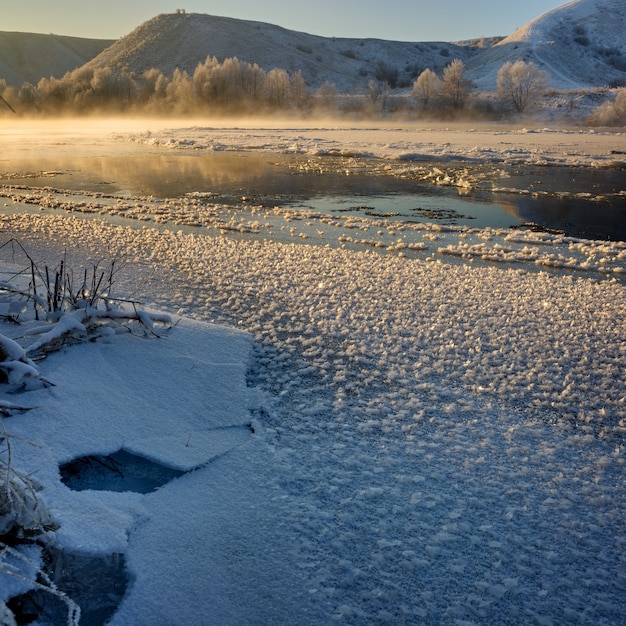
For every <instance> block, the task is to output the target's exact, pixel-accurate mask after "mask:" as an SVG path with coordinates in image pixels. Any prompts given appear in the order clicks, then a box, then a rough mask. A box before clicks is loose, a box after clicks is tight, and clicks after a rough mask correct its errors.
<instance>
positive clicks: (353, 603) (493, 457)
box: [1, 131, 626, 624]
mask: <svg viewBox="0 0 626 626" xmlns="http://www.w3.org/2000/svg"><path fill="white" fill-rule="evenodd" d="M231 132H232V134H233V135H234V134H235V131H228V134H230V133H231ZM328 132H329V133H330V131H328ZM269 134H270V132H269V131H267V135H269ZM283 134H285V133H283ZM179 136H180V135H179ZM568 137H569V135H568ZM244 139H245V141H248V139H249V138H244ZM244 139H242V142H244ZM552 140H554V138H552ZM358 141H361V140H356V143H358ZM604 141H605V140H603V145H604ZM553 150H555V148H553ZM571 152H574V150H572V151H571ZM584 154H587V156H590V157H591V159H592V160H597V159H599V158H608V153H607V154H604V153H603V154H594V155H591V151H590V150H589V149H588V148H585V147H581V149H579V150H578V156H576V158H581V155H584ZM585 158H587V157H585ZM590 162H591V161H590ZM1 224H2V229H3V233H5V234H6V235H7V236H8V235H9V234H13V235H15V236H16V237H17V238H18V239H20V241H22V242H23V243H24V245H26V247H27V248H29V249H33V250H37V255H38V257H39V258H43V257H45V258H47V259H49V260H50V262H54V261H55V259H56V258H57V256H58V255H59V254H61V253H62V251H63V249H64V248H65V246H66V245H67V243H68V242H70V241H71V242H72V247H71V248H69V249H68V251H67V252H68V256H69V260H70V261H73V262H74V263H76V264H80V263H87V264H89V263H90V262H91V263H93V262H94V261H95V260H97V259H100V260H101V259H103V258H110V257H119V258H120V266H122V267H123V269H122V270H121V272H120V275H119V283H118V285H117V289H119V291H120V292H121V293H124V294H126V295H129V296H135V297H138V298H141V299H143V300H145V301H146V302H147V303H148V304H150V305H151V306H154V307H156V308H158V309H165V310H168V311H170V312H174V313H176V312H178V313H179V314H180V315H184V316H189V317H195V318H197V319H200V320H203V321H207V320H209V321H215V322H218V323H225V324H228V325H231V326H236V327H238V328H240V329H242V330H245V331H247V332H248V333H249V335H250V337H251V338H252V340H253V341H254V344H253V351H252V355H251V359H250V361H249V362H247V363H244V362H243V361H242V359H243V358H244V357H242V356H241V354H240V355H239V357H238V359H237V361H238V362H239V365H238V367H239V369H240V371H241V370H242V369H245V377H246V379H247V384H248V387H247V389H248V391H247V392H246V393H252V392H254V393H255V395H254V401H253V404H252V409H253V413H252V415H253V416H254V420H255V424H257V425H258V430H257V432H256V433H255V436H254V437H252V438H251V442H250V444H249V445H250V446H251V447H250V459H252V461H251V464H250V465H249V466H246V465H245V463H246V460H245V459H244V458H241V459H240V462H241V463H243V464H244V466H245V467H244V469H243V470H242V473H241V474H239V471H240V470H241V469H242V468H241V466H240V467H239V469H238V466H237V463H238V462H239V461H238V460H237V459H238V458H239V457H235V458H234V460H229V461H227V462H226V463H225V464H217V465H215V466H214V467H213V472H214V473H211V474H210V475H209V476H210V477H209V478H208V480H209V481H210V482H212V481H216V482H215V483H214V484H216V485H217V487H216V489H218V490H219V493H220V494H222V495H223V496H224V497H226V496H227V494H228V493H229V492H230V493H233V492H235V494H237V493H238V494H239V495H240V496H241V495H242V493H243V495H244V498H245V497H246V495H245V489H248V488H249V487H250V480H249V479H251V473H250V468H251V467H253V468H254V476H255V478H254V480H255V481H256V484H255V487H254V489H261V488H262V489H263V490H266V491H265V493H264V498H265V500H266V502H267V507H268V508H266V509H263V508H261V509H256V514H258V515H259V516H260V519H263V520H264V524H268V525H269V526H266V527H264V530H263V531H262V532H260V534H259V536H258V537H259V539H260V541H259V542H257V545H256V548H257V549H259V550H260V553H261V554H263V553H264V551H267V554H268V555H270V554H274V547H275V546H273V545H271V544H270V543H267V542H268V541H270V539H271V540H276V541H278V538H277V537H276V535H275V534H274V533H273V532H272V531H271V530H268V528H269V527H270V526H271V525H272V524H275V523H276V522H277V521H278V520H280V524H279V528H280V533H279V534H280V542H281V545H280V551H279V552H278V553H276V554H278V556H276V557H275V558H274V559H273V560H272V559H269V560H268V561H267V563H268V564H269V565H268V568H269V569H265V570H264V568H263V567H262V564H261V562H260V561H261V560H262V559H261V560H260V559H259V556H258V554H251V553H249V552H247V549H246V550H243V551H242V550H241V549H240V548H241V545H240V544H239V543H238V542H225V543H224V544H223V546H224V547H223V551H222V552H221V553H220V554H219V555H218V556H217V557H216V558H215V559H213V558H212V555H211V550H213V549H215V550H219V546H216V545H215V544H214V543H213V544H210V545H211V550H208V551H207V553H206V554H205V559H206V560H203V562H202V563H198V562H196V563H194V565H193V568H194V569H193V571H194V572H195V573H196V574H195V575H196V577H197V576H200V577H202V576H203V575H206V577H207V578H208V579H211V580H219V581H221V583H223V586H222V588H221V589H220V592H219V594H218V597H220V598H222V599H228V602H225V603H224V604H223V605H221V607H216V606H215V605H213V606H211V605H209V606H200V604H199V602H200V601H199V597H200V596H201V591H202V589H201V587H202V585H196V584H195V583H193V585H192V586H190V587H189V590H190V594H191V598H189V599H190V600H191V603H192V604H193V606H192V607H189V606H188V605H187V608H186V609H185V610H188V611H189V615H190V618H191V619H190V621H188V623H191V624H201V623H203V622H202V619H201V616H202V618H205V617H206V616H207V615H212V613H211V610H215V611H218V609H219V610H221V609H224V611H225V612H224V613H221V614H219V613H217V612H216V613H213V615H214V616H216V617H218V618H219V619H220V621H221V622H222V623H233V624H235V623H238V624H241V623H254V620H255V618H257V619H258V616H259V615H262V616H263V618H264V620H265V619H267V620H269V619H271V618H272V616H273V617H274V619H276V620H277V621H280V617H281V615H283V614H288V615H289V616H290V619H291V620H292V621H293V623H297V624H315V623H320V620H322V621H326V622H328V621H331V620H336V621H338V623H348V624H360V623H371V622H373V621H380V622H381V623H398V622H399V621H401V620H405V621H407V622H413V623H415V622H420V621H421V622H425V623H437V624H449V623H457V622H458V621H459V620H461V621H465V622H470V623H472V622H473V623H484V624H496V623H498V624H502V623H519V620H520V619H522V620H524V621H528V622H529V623H554V624H556V623H563V622H564V621H574V620H577V621H578V622H580V623H584V624H612V623H617V622H619V621H622V620H623V619H624V617H625V616H626V604H625V602H624V600H623V597H622V594H621V589H622V588H623V584H624V569H623V565H624V563H623V559H624V555H625V554H626V544H625V542H624V536H625V535H624V532H623V531H624V527H623V511H624V510H626V490H625V489H624V481H623V473H624V462H625V461H624V433H625V432H626V396H624V389H626V371H625V368H624V359H625V356H626V353H625V352H624V350H625V349H626V331H625V329H624V325H623V311H624V310H626V294H625V291H624V286H623V284H621V283H620V282H618V281H617V280H615V279H610V278H607V277H606V276H605V275H603V274H596V273H586V274H582V275H569V274H567V273H565V272H563V273H559V274H547V273H545V272H529V271H527V270H526V269H524V267H523V265H522V266H521V267H519V268H518V269H511V268H510V267H508V266H499V265H497V266H490V267H489V266H486V267H483V266H480V267H479V266H473V265H471V264H457V265H454V264H448V263H446V262H445V259H443V260H439V261H434V262H433V261H426V260H425V259H421V258H410V257H409V256H405V257H402V256H399V255H398V254H397V253H390V254H386V255H380V254H376V253H374V252H370V251H367V250H350V249H342V248H331V247H325V246H321V245H320V246H302V245H297V244H295V243H288V242H280V241H262V240H258V239H256V240H255V239H245V238H239V239H237V238H234V237H232V236H230V235H229V233H228V232H226V233H224V234H223V235H221V236H207V235H204V234H193V233H190V232H183V229H181V230H180V232H174V231H173V230H163V231H158V230H155V229H152V228H150V227H145V228H127V227H122V226H114V225H109V224H106V223H104V222H101V221H100V220H91V221H86V220H81V219H76V218H74V217H73V216H71V215H70V216H66V215H37V214H26V213H25V214H23V215H15V216H5V217H3V218H2V221H1ZM460 243H461V242H459V244H460ZM51 257H52V258H51ZM122 261H123V262H122ZM175 336H176V329H174V330H173V337H175ZM89 349H90V350H95V351H96V352H98V347H97V346H95V347H93V348H92V347H90V348H89ZM107 349H108V348H107ZM128 349H131V348H130V347H129V348H128ZM145 350H146V358H148V359H149V358H150V355H152V354H154V355H155V356H157V355H158V354H159V350H160V348H159V344H158V342H157V343H156V344H155V343H154V342H153V345H150V346H148V347H147V348H146V349H145ZM121 354H123V351H122V352H121ZM65 358H67V359H69V360H70V362H71V361H72V350H69V351H68V352H67V353H66V354H64V355H63V356H62V358H58V359H56V361H57V362H58V365H57V367H58V368H59V369H62V367H63V360H64V359H65ZM120 358H123V356H122V357H120ZM157 358H158V356H157ZM76 367H79V366H78V365H77V366H76ZM82 369H83V370H84V369H85V368H82ZM102 391H103V392H105V393H106V392H107V391H110V389H109V385H107V384H105V385H104V386H103V388H102ZM240 395H242V394H240ZM194 397H196V396H192V397H191V401H193V400H194ZM200 397H201V396H197V398H200ZM102 402H103V407H106V402H107V401H106V399H104V400H103V401H102ZM36 417H37V415H36V414H33V417H32V418H31V417H30V416H29V419H30V420H34V418H36ZM17 419H21V418H16V420H17ZM49 419H52V418H51V417H50V418H49ZM15 423H16V424H18V422H17V421H16V422H15ZM128 424H129V425H128V428H129V429H131V430H129V431H128V432H124V430H123V429H121V430H120V436H122V437H123V438H125V439H130V438H131V437H132V436H133V435H132V434H131V433H132V432H133V430H132V429H134V428H135V425H134V422H133V421H132V420H131V421H129V423H128ZM48 427H50V428H53V426H52V424H50V425H49V426H48ZM137 427H138V428H139V429H141V428H143V427H145V425H144V426H142V425H141V423H139V424H137ZM139 432H140V431H139ZM23 434H26V433H23ZM174 434H175V433H174ZM170 435H171V433H169V432H168V433H167V436H170ZM68 436H69V435H68ZM83 452H84V451H83ZM231 459H232V457H231ZM259 459H263V463H258V461H259ZM220 468H222V469H223V471H224V472H226V473H225V476H227V478H228V480H227V481H226V482H225V483H223V484H222V485H221V486H220V482H219V471H220ZM239 475H241V476H244V477H246V479H247V480H246V481H245V484H241V483H239V484H238V482H237V479H236V477H237V476H239ZM51 480H52V479H51ZM49 488H50V489H53V487H52V483H50V487H49ZM54 489H58V487H54ZM254 489H253V491H254ZM239 490H241V491H239ZM45 493H46V491H45V490H44V492H43V495H44V497H45ZM157 493H158V492H157ZM168 493H170V492H168ZM249 495H250V496H251V495H252V494H249ZM257 495H258V492H257ZM155 498H156V499H157V500H158V497H157V496H155ZM155 501H156V500H155ZM251 501H252V502H254V503H257V502H258V506H261V507H262V502H259V501H257V500H256V499H254V498H253V499H252V500H251ZM225 502H226V501H225V500H220V505H222V506H225V507H226V509H225V510H224V509H222V511H223V515H224V516H225V517H224V518H223V519H221V520H219V524H220V525H221V526H220V527H222V528H223V527H224V524H228V521H227V519H228V515H229V514H231V515H232V518H231V519H232V520H234V521H235V522H238V521H242V520H243V519H244V517H245V515H246V513H245V512H244V511H243V509H242V508H240V507H238V506H237V505H236V504H233V505H232V506H231V505H228V504H226V503H225ZM210 505H211V503H210V502H209V503H207V506H208V507H210ZM144 506H145V505H144V504H142V505H141V506H140V507H139V504H138V502H137V501H136V499H134V498H130V499H129V501H128V502H121V501H118V503H117V504H115V506H114V507H113V509H112V510H117V514H120V515H124V516H126V519H129V520H130V521H129V524H130V525H131V530H130V535H129V538H128V542H129V543H128V552H129V554H130V555H131V556H132V559H131V561H132V562H131V566H130V567H131V570H132V571H133V573H134V575H136V576H138V581H139V583H138V586H137V587H135V588H134V590H135V591H133V588H132V587H131V591H130V595H129V597H128V599H127V602H126V603H125V604H126V606H125V608H124V611H130V613H120V615H119V616H118V618H117V621H115V620H114V622H113V623H123V619H124V615H131V614H132V615H133V617H134V618H136V619H138V621H134V622H133V623H138V624H140V623H146V624H148V623H150V616H149V614H148V613H143V612H142V611H143V610H144V609H143V608H142V607H145V606H146V605H147V604H149V603H152V602H157V603H158V602H162V609H163V610H164V611H166V613H165V614H167V611H169V610H172V611H174V609H176V610H178V609H179V606H178V603H180V605H181V606H182V605H183V604H185V603H186V602H187V599H186V597H185V596H184V593H183V592H182V591H181V590H177V594H178V597H177V599H176V600H175V602H174V601H173V600H172V599H171V598H170V597H169V596H167V595H162V592H161V591H160V590H161V589H163V588H165V587H167V585H168V582H167V580H166V578H167V577H166V576H165V575H164V578H163V579H159V577H158V576H154V575H153V574H150V575H149V574H148V573H149V572H152V573H154V572H157V571H159V569H158V568H156V569H155V568H154V563H155V562H156V561H154V560H151V559H152V558H153V556H154V555H153V553H152V552H151V550H150V549H148V547H147V546H148V545H149V544H150V540H148V539H147V535H145V534H144V532H145V531H146V530H148V529H154V532H155V534H154V535H153V536H154V538H155V540H158V537H159V536H160V535H159V533H160V532H165V528H166V527H167V521H168V520H167V518H166V517H159V515H160V513H159V512H158V511H156V510H152V511H150V512H149V513H146V511H145V509H144ZM115 507H118V508H117V509H116V508H115ZM139 509H141V510H139ZM136 515H140V516H141V518H142V519H145V516H146V515H147V522H143V523H142V525H140V527H139V528H138V527H136V526H135V525H134V524H135V523H136V522H135V521H133V520H136V519H137V518H136V517H134V516H136ZM215 515H216V516H217V517H219V515H218V513H217V511H215ZM216 519H217V518H216ZM255 519H256V518H255ZM163 525H164V526H163ZM160 526H163V527H162V530H159V527H160ZM244 526H245V525H244ZM67 532H68V534H67V535H65V537H66V539H65V541H67V543H68V545H70V544H72V543H74V544H76V543H78V542H80V541H81V533H82V532H83V531H82V530H81V529H78V530H75V531H72V532H75V533H76V534H75V535H73V536H70V535H71V533H70V531H69V530H68V531H67ZM252 532H254V531H252ZM170 539H171V541H170V542H169V543H167V550H168V551H170V552H168V554H171V557H172V558H173V559H174V562H175V559H176V558H178V557H177V555H180V556H183V555H184V556H185V558H190V555H192V553H193V551H194V542H193V541H192V540H190V541H189V542H188V543H187V542H184V541H183V542H179V541H178V539H177V538H175V537H174V538H172V537H171V538H170ZM263 539H266V542H264V541H263ZM202 540H203V538H202V537H200V539H197V541H200V542H201V541H202ZM120 541H121V545H120V548H121V549H123V543H124V538H121V539H120ZM142 541H144V542H147V543H144V547H145V550H144V549H143V548H141V542H142ZM168 541H169V540H168ZM151 554H152V557H151V556H150V555H151ZM281 559H284V561H281ZM281 563H282V564H284V563H287V567H289V568H295V569H294V570H293V577H292V584H293V586H292V587H291V588H290V589H289V593H288V594H287V595H286V598H283V605H282V607H280V608H277V609H276V610H275V611H274V612H273V607H272V602H273V600H272V599H271V593H270V594H269V596H270V597H268V587H267V584H266V582H264V581H265V580H267V579H269V580H271V581H272V585H271V586H270V590H271V589H275V588H277V587H278V588H279V587H280V585H281V584H282V583H281V582H280V578H273V576H274V575H275V574H276V573H277V572H279V571H280V567H281ZM203 568H205V570H206V571H205V574H203V573H202V572H203ZM226 570H227V571H228V576H225V577H221V576H220V572H222V571H226ZM184 571H186V570H185V569H183V570H182V572H184ZM187 573H188V574H189V573H191V572H187ZM176 575H177V576H181V571H177V573H176ZM191 575H194V574H191ZM238 575H241V577H242V578H240V579H238ZM255 576H258V578H255ZM264 576H265V578H264ZM267 577H269V578H267ZM148 580H149V582H147V581H148ZM255 582H256V586H255ZM274 583H276V585H277V587H274V586H273V584H274ZM241 584H245V585H246V586H245V591H243V590H242V588H239V585H241ZM142 585H144V586H142ZM181 587H182V588H184V585H182V584H181ZM135 592H136V593H137V595H133V594H134V593H135ZM144 593H146V594H147V595H145V596H144V595H142V594H144ZM181 593H182V594H183V595H182V596H181V595H180V594H181ZM207 597H209V598H210V597H211V596H210V595H209V596H207ZM233 598H239V599H240V601H233V600H232V599H233ZM289 601H293V603H294V604H293V605H292V606H286V604H284V603H288V602H289ZM157 606H158V604H157ZM133 611H135V612H133ZM192 611H197V612H196V613H192ZM282 611H284V612H285V613H282ZM137 616H139V617H137ZM142 616H143V617H142ZM142 619H143V620H144V621H142ZM265 623H271V622H267V621H266V622H265Z"/></svg>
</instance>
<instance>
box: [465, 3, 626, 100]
mask: <svg viewBox="0 0 626 626" xmlns="http://www.w3.org/2000/svg"><path fill="white" fill-rule="evenodd" d="M517 60H524V61H533V62H534V63H536V64H537V65H538V66H539V67H541V69H543V70H545V71H547V72H548V74H549V75H550V77H551V85H552V86H553V87H556V88H559V89H580V88H586V87H592V86H604V85H620V84H621V85H626V0H573V1H572V2H567V3H565V4H563V5H561V6H560V7H557V8H556V9H553V10H552V11H548V12H547V13H544V14H543V15H540V16H539V17H537V18H535V19H534V20H532V21H530V22H529V23H528V24H526V25H524V26H522V27H521V28H518V29H517V30H516V31H515V32H514V33H512V34H511V35H509V36H508V37H506V38H505V39H503V40H502V41H500V42H499V43H497V44H496V45H494V46H493V47H492V48H490V49H489V50H485V51H484V52H483V53H481V54H480V55H477V56H475V57H474V58H472V59H471V60H470V61H469V62H468V65H467V68H468V71H469V73H470V74H471V76H472V78H473V79H474V81H475V82H476V83H477V85H478V86H479V87H480V88H482V89H485V90H491V89H493V88H495V85H496V77H497V72H498V69H499V68H500V67H501V66H502V64H503V63H505V62H506V61H517Z"/></svg>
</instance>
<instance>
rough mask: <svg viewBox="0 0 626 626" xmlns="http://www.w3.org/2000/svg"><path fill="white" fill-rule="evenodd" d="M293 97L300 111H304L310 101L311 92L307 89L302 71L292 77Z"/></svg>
mask: <svg viewBox="0 0 626 626" xmlns="http://www.w3.org/2000/svg"><path fill="white" fill-rule="evenodd" d="M291 97H292V99H293V103H294V104H295V105H296V108H298V109H303V108H304V107H305V105H306V103H307V101H308V99H309V90H308V89H307V86H306V82H305V81H304V77H303V76H302V71H301V70H298V71H297V72H296V73H295V74H293V76H292V77H291Z"/></svg>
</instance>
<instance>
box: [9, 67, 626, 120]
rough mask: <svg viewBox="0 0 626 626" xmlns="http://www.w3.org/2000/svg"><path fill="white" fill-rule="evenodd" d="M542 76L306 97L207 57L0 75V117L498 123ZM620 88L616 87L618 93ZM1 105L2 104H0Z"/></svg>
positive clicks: (517, 71)
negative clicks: (20, 78)
mask: <svg viewBox="0 0 626 626" xmlns="http://www.w3.org/2000/svg"><path fill="white" fill-rule="evenodd" d="M548 86H549V85H548V76H547V74H546V73H545V72H543V71H541V70H540V69H539V68H537V67H536V66H535V65H534V64H533V63H527V62H524V61H517V62H514V63H513V62H509V63H505V64H503V65H502V67H501V68H500V70H499V72H498V77H497V89H496V91H495V92H494V93H476V92H475V89H474V85H473V84H472V82H471V81H470V80H469V79H468V78H467V76H466V72H465V66H464V64H463V62H462V61H461V60H459V59H453V60H452V61H451V62H450V63H449V64H448V65H447V66H446V67H445V68H444V70H443V72H442V74H441V75H438V74H437V73H435V72H434V71H432V70H431V69H428V68H426V69H424V70H423V71H422V72H421V73H420V74H419V75H417V78H416V79H415V81H414V82H413V84H412V86H410V90H408V91H404V92H403V93H401V94H399V93H398V91H397V90H392V86H391V84H390V82H389V81H388V80H386V78H385V76H379V77H377V78H376V79H372V80H371V81H370V82H369V85H368V90H367V91H366V92H365V93H361V94H340V93H339V91H338V90H337V88H336V86H335V85H334V84H332V83H328V82H326V83H324V84H323V85H322V86H321V87H320V88H319V89H317V90H315V91H312V90H311V89H310V88H309V86H308V85H307V84H306V82H305V80H304V78H303V76H302V73H301V72H300V71H298V72H295V73H293V74H289V73H288V72H287V71H285V70H284V69H280V68H276V69H272V70H270V71H266V70H264V69H263V68H261V67H259V65H257V64H251V63H247V62H243V61H240V60H239V59H237V58H230V59H226V60H224V61H222V62H220V61H219V60H218V59H217V58H216V57H208V58H207V59H206V61H204V62H203V63H199V64H198V65H197V66H196V68H195V70H194V71H193V73H191V74H190V73H188V72H186V71H184V70H180V69H176V70H175V71H174V72H173V73H172V74H171V75H165V74H163V72H162V71H161V70H159V69H149V70H147V71H145V72H142V73H139V74H138V73H135V72H130V71H128V70H126V69H123V68H122V69H115V70H114V69H112V68H110V67H104V68H95V69H94V68H90V67H89V66H84V67H81V68H79V69H76V70H74V71H72V72H68V73H67V74H65V76H63V77H62V78H43V79H41V80H40V81H39V83H37V85H32V84H30V83H24V84H23V85H22V86H21V87H19V88H15V87H10V86H8V85H7V84H6V82H5V81H4V80H1V79H0V100H1V101H2V102H0V111H4V113H5V114H6V115H13V114H15V113H17V114H19V115H24V116H28V115H49V116H57V115H62V114H72V115H76V114H79V115H80V114H93V113H97V114H121V113H122V114H123V113H130V114H132V113H137V114H149V115H158V116H165V115H172V116H185V115H198V114H201V115H203V114H210V115H215V114H225V115H227V114H247V113H249V114H259V113H261V114H265V113H271V112H280V113H283V112H285V111H289V110H291V111H297V112H300V113H324V114H325V113H332V114H336V113H345V114H349V115H350V114H351V115H363V116H371V115H381V114H384V115H387V114H406V115H409V116H414V117H415V116H418V117H422V118H433V119H436V118H439V119H441V118H447V119H451V118H455V117H468V118H484V119H495V118H506V117H507V116H509V115H511V114H520V113H524V112H527V111H528V110H530V109H532V108H534V107H536V106H537V105H540V104H541V101H542V99H543V97H544V96H545V94H546V92H547V90H548ZM622 91H623V90H622ZM625 101H626V98H625V95H624V93H622V92H619V95H618V97H617V98H616V99H615V100H614V101H610V102H608V103H606V105H605V106H604V108H603V109H601V110H600V109H599V110H598V112H597V114H596V115H594V116H592V117H591V118H590V119H589V122H590V123H595V124H615V125H620V124H623V123H624V119H625V115H626V114H625V113H624V109H625V108H626V107H625V106H624V102H625ZM3 103H4V105H6V107H4V106H3Z"/></svg>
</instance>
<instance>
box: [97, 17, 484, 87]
mask: <svg viewBox="0 0 626 626" xmlns="http://www.w3.org/2000/svg"><path fill="white" fill-rule="evenodd" d="M478 50H479V48H478V47H472V46H471V45H458V44H453V43H447V42H434V43H433V42H430V43H407V42H399V41H386V40H381V39H347V38H339V37H337V38H334V37H333V38H327V37H320V36H316V35H309V34H307V33H301V32H296V31H292V30H288V29H285V28H281V27H279V26H275V25H272V24H265V23H262V22H253V21H248V20H240V19H234V18H227V17H216V16H212V15H204V14H197V13H189V14H163V15H159V16H157V17H155V18H153V19H151V20H149V21H148V22H145V23H144V24H142V25H141V26H139V27H138V28H137V29H135V30H134V31H133V32H132V33H130V34H129V35H127V36H126V37H123V38H122V39H120V40H119V41H117V42H115V43H114V44H113V45H112V46H111V47H110V48H108V49H106V50H105V51H104V52H102V53H101V54H100V55H98V56H97V57H96V58H94V59H93V60H92V61H90V62H89V63H88V66H89V67H102V66H106V65H108V66H111V67H125V68H128V69H129V70H130V71H134V72H137V73H140V72H143V71H145V70H147V69H150V68H152V67H156V68H159V69H160V70H161V71H162V72H164V73H166V74H169V73H171V72H173V71H174V69H176V68H180V69H181V70H186V71H187V72H189V73H192V72H193V71H194V69H195V67H196V65H198V63H201V62H203V61H205V60H206V58H207V56H215V57H217V58H218V59H219V60H220V61H223V60H224V59H226V58H229V57H237V58H238V59H239V60H240V61H245V62H248V63H257V64H258V65H259V66H260V67H262V68H263V69H264V70H266V71H269V70H271V69H274V68H276V67H279V68H282V69H285V70H287V71H288V72H289V73H293V72H296V71H298V70H301V71H302V75H303V77H304V79H305V81H306V83H307V84H308V85H309V87H311V88H317V87H319V86H321V85H322V84H323V83H324V82H325V81H328V82H330V83H335V85H336V87H337V89H338V90H339V91H343V92H349V91H352V90H353V89H360V90H363V89H367V85H368V83H369V81H370V80H371V79H372V78H375V77H376V76H377V75H380V72H383V73H384V71H388V72H392V73H394V72H395V73H397V83H398V85H405V86H408V85H410V84H412V82H413V80H414V79H415V78H416V77H417V75H418V73H419V72H420V71H422V70H423V69H425V68H426V67H430V68H432V69H434V70H437V71H441V70H442V69H443V67H445V65H447V64H448V63H449V62H450V61H451V60H452V59H454V58H460V59H462V60H463V61H466V60H468V59H469V58H470V57H472V56H473V55H475V54H476V53H477V51H478Z"/></svg>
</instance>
